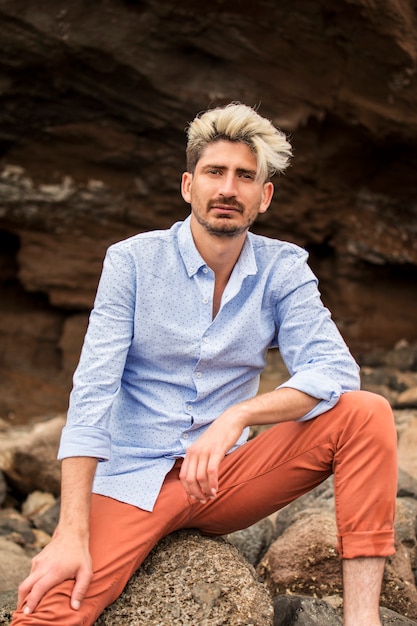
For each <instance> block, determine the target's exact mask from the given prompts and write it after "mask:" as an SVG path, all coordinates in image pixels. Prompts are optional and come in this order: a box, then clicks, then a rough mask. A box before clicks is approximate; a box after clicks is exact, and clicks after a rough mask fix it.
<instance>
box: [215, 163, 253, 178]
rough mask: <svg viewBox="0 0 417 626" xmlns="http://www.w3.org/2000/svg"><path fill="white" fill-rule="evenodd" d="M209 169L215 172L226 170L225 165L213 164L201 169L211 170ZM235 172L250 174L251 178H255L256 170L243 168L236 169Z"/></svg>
mask: <svg viewBox="0 0 417 626" xmlns="http://www.w3.org/2000/svg"><path fill="white" fill-rule="evenodd" d="M211 169H215V170H223V171H224V170H227V167H226V165H215V164H214V163H212V164H210V165H205V166H204V167H203V170H211ZM236 172H237V173H238V174H251V175H252V176H256V170H249V169H246V168H244V167H238V168H237V169H236Z"/></svg>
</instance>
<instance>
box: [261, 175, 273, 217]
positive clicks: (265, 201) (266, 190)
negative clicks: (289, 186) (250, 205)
mask: <svg viewBox="0 0 417 626" xmlns="http://www.w3.org/2000/svg"><path fill="white" fill-rule="evenodd" d="M273 195H274V185H273V183H271V182H269V183H265V184H264V187H263V190H262V201H261V206H260V207H259V213H265V211H267V210H268V208H269V205H270V204H271V200H272V196H273Z"/></svg>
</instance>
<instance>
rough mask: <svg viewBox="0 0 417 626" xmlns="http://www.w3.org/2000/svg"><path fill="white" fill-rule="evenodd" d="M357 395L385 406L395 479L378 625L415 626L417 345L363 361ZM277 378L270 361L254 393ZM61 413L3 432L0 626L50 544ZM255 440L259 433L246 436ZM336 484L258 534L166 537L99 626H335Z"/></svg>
mask: <svg viewBox="0 0 417 626" xmlns="http://www.w3.org/2000/svg"><path fill="white" fill-rule="evenodd" d="M361 365H362V381H363V382H362V386H363V388H364V389H368V390H370V391H375V392H378V393H381V394H382V395H384V396H385V397H387V398H388V399H389V401H390V403H391V405H392V407H393V411H394V415H395V420H396V425H397V431H398V447H399V465H400V478H399V486H398V499H397V516H396V537H397V538H396V542H397V552H396V555H395V556H393V557H391V558H390V559H388V562H387V566H386V572H385V577H384V583H383V590H382V596H381V615H382V617H383V623H384V625H388V624H390V625H396V626H400V625H411V624H417V588H416V572H417V538H416V529H417V455H416V452H415V451H416V443H417V347H416V346H411V345H408V344H407V343H406V342H401V343H399V344H398V345H397V346H396V347H395V348H394V349H392V350H388V351H378V352H372V353H368V354H367V355H363V356H362V357H361ZM284 375H285V372H284V368H283V366H282V363H281V362H280V360H279V356H278V355H277V353H273V354H272V355H271V358H270V360H269V363H268V367H267V369H266V371H265V374H264V376H263V378H262V381H261V390H266V389H268V388H271V386H272V384H273V381H274V384H275V381H276V380H277V378H280V377H284ZM64 421H65V417H64V415H58V416H55V417H54V418H52V419H47V420H44V421H39V422H37V423H36V424H31V425H25V426H17V427H10V426H9V425H7V424H6V423H3V425H2V430H1V431H0V470H1V471H0V504H1V508H0V555H1V558H0V625H1V624H3V625H7V624H9V622H10V616H11V610H12V606H13V604H14V602H15V593H16V588H17V585H18V582H19V580H21V579H22V577H24V575H25V574H26V573H27V571H28V570H29V567H30V559H31V557H32V556H33V555H34V554H36V553H37V552H38V551H39V550H40V549H41V548H42V547H43V546H44V545H45V544H46V543H47V542H48V541H49V540H50V536H51V534H52V532H53V529H54V526H55V523H56V519H57V515H58V512H59V464H58V462H57V461H56V459H55V455H56V449H57V444H58V438H59V433H60V430H61V428H62V426H63V424H64ZM253 436H256V431H254V432H253ZM335 534H336V528H335V521H334V503H333V486H332V480H331V479H328V480H327V481H326V482H325V483H323V484H322V485H321V486H319V487H318V488H317V489H315V490H314V491H313V492H311V493H310V494H307V495H306V496H303V497H302V498H300V499H299V500H297V501H296V502H294V503H293V504H291V505H289V506H288V507H286V508H285V509H283V510H282V511H279V512H278V513H277V514H275V515H273V516H271V517H270V518H267V519H264V520H262V521H260V522H259V523H258V524H256V525H254V526H252V527H250V528H249V529H246V530H244V531H240V532H237V533H234V534H233V535H229V536H228V537H225V538H223V539H211V538H207V537H201V536H200V535H199V534H198V533H197V532H194V531H181V532H179V533H175V534H174V535H172V536H170V537H168V538H166V539H165V540H164V541H162V542H161V543H160V544H159V545H158V546H157V547H156V548H155V549H154V551H153V552H152V553H151V555H150V556H149V557H148V559H147V560H146V562H145V563H144V565H143V567H142V568H141V570H140V571H139V572H138V573H137V574H136V575H135V576H134V577H133V578H132V580H131V581H130V583H129V585H128V587H127V588H126V590H125V592H124V594H123V595H122V596H121V598H120V599H119V600H118V601H117V602H116V603H115V604H114V605H112V606H111V607H109V608H108V609H107V610H106V611H105V613H104V614H103V615H102V616H101V617H100V618H99V620H98V621H97V626H115V625H117V624H127V623H128V624H129V625H130V626H136V625H137V626H171V625H175V624H178V625H183V626H197V625H198V626H200V625H201V626H217V625H219V626H220V625H221V624H228V625H230V626H234V625H236V626H237V625H241V626H244V625H246V626H249V625H250V624H253V625H254V626H267V625H268V624H273V625H274V626H291V625H292V624H297V625H298V626H299V625H300V624H301V625H303V624H304V625H305V626H313V625H315V624H316V625H317V626H330V625H333V626H334V625H335V624H341V618H340V615H341V589H342V581H341V568H340V562H339V559H338V557H337V554H336V543H335Z"/></svg>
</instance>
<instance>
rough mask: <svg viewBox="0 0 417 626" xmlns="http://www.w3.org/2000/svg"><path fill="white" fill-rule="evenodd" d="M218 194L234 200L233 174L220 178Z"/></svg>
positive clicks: (235, 188) (229, 173) (234, 185)
mask: <svg viewBox="0 0 417 626" xmlns="http://www.w3.org/2000/svg"><path fill="white" fill-rule="evenodd" d="M219 194H220V195H222V196H224V197H225V198H234V197H235V196H236V195H237V185H236V177H235V176H234V174H233V172H227V173H226V174H224V176H222V178H221V184H220V188H219Z"/></svg>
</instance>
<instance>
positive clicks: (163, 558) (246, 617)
mask: <svg viewBox="0 0 417 626" xmlns="http://www.w3.org/2000/svg"><path fill="white" fill-rule="evenodd" d="M121 623H125V624H129V626H162V625H163V626H165V625H166V626H175V625H176V624H177V625H178V626H179V625H181V626H196V625H197V624H199V626H221V625H223V624H227V625H228V626H249V625H251V626H268V625H271V626H272V624H273V603H272V598H271V596H270V595H269V592H268V590H267V589H266V587H265V586H264V585H263V584H262V583H261V582H260V581H259V580H258V577H257V575H256V572H255V570H254V568H253V567H252V566H251V565H250V564H249V563H248V562H247V561H246V559H245V558H244V557H243V556H242V555H241V554H240V552H239V551H238V550H237V549H236V548H235V547H234V546H232V545H231V544H230V543H228V542H226V541H224V540H223V539H213V538H208V537H202V536H201V535H200V534H199V533H198V532H196V531H179V532H177V533H174V534H172V535H170V536H168V537H166V538H165V539H163V540H162V541H161V542H160V543H159V544H158V545H157V546H156V547H155V548H154V550H153V551H152V552H151V554H150V555H149V556H148V558H147V559H146V561H145V562H144V563H143V566H142V567H141V568H140V569H139V570H138V572H137V573H136V574H135V575H134V576H133V577H132V578H131V580H130V582H129V583H128V585H127V587H126V589H125V591H124V592H123V593H122V595H121V596H120V598H119V599H118V600H116V602H114V603H113V604H112V605H111V606H110V607H108V608H107V609H106V610H105V611H104V613H103V614H102V616H101V617H100V618H99V619H98V620H97V621H96V623H95V626H115V624H121Z"/></svg>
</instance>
